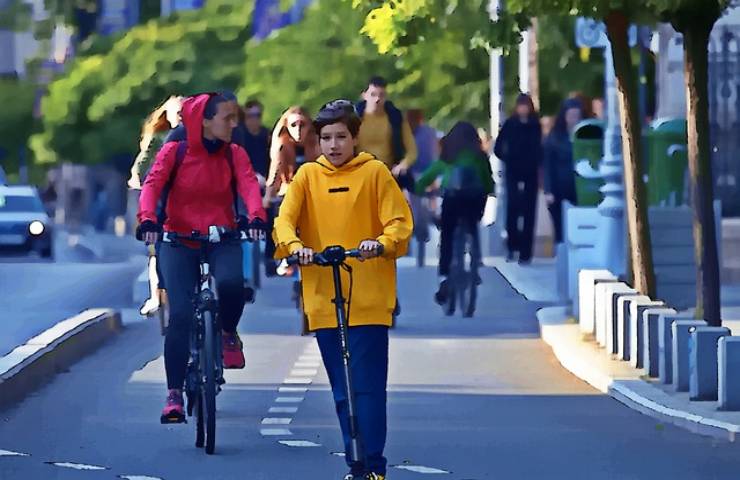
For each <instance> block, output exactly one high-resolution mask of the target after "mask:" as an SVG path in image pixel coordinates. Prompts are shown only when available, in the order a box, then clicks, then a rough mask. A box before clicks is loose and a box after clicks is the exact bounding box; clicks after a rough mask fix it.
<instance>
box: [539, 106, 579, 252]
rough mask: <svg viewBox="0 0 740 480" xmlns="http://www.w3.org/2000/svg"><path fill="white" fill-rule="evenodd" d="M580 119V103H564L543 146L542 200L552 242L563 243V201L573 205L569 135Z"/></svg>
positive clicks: (573, 172)
mask: <svg viewBox="0 0 740 480" xmlns="http://www.w3.org/2000/svg"><path fill="white" fill-rule="evenodd" d="M582 118H583V107H582V106H581V102H580V101H579V100H577V99H574V98H573V99H568V100H566V101H565V102H563V105H562V106H561V108H560V112H559V113H558V116H557V118H556V119H555V125H554V126H553V129H552V132H550V134H549V135H548V136H547V138H546V139H545V143H544V150H545V158H544V183H545V185H544V189H545V200H546V201H547V208H548V210H549V211H550V216H551V217H552V224H553V229H554V231H555V242H556V243H561V242H562V241H563V218H562V217H563V210H562V208H563V201H565V200H567V201H568V202H570V203H572V204H573V205H577V197H576V177H575V170H574V165H573V143H572V142H571V139H570V136H571V133H572V132H573V129H574V128H575V126H576V125H577V124H578V122H580V121H581V119H582Z"/></svg>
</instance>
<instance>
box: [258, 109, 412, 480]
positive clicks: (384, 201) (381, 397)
mask: <svg viewBox="0 0 740 480" xmlns="http://www.w3.org/2000/svg"><path fill="white" fill-rule="evenodd" d="M314 126H315V127H316V132H317V133H318V135H319V143H320V147H321V152H322V155H321V156H320V157H319V158H318V159H317V160H316V162H313V163H307V164H306V165H304V166H303V167H301V169H300V170H298V173H297V175H296V176H295V177H294V178H293V182H292V183H291V185H290V187H289V189H288V192H287V194H286V195H285V199H284V200H283V203H282V205H281V207H280V212H279V214H278V217H277V218H276V219H275V230H274V233H273V236H274V238H275V244H276V246H277V251H276V254H275V257H276V258H282V257H287V256H289V255H297V256H298V258H299V260H300V263H301V265H302V267H301V274H302V279H303V282H302V283H303V301H304V309H305V312H306V315H307V316H308V324H309V329H310V330H311V331H315V333H316V339H317V341H318V344H319V349H320V350H321V356H322V358H323V361H324V366H325V367H326V371H327V373H328V375H329V381H330V383H331V387H332V392H333V395H334V401H335V403H336V410H337V416H338V417H339V424H340V426H341V429H342V435H343V437H344V444H345V451H346V458H347V463H348V465H349V466H350V468H351V471H350V473H349V474H348V475H347V476H346V477H345V479H346V480H358V479H371V480H376V479H381V480H382V479H384V478H385V474H386V459H385V457H384V456H383V450H384V448H385V439H386V430H387V427H386V399H387V391H386V385H387V380H388V328H389V327H390V326H391V322H392V318H391V315H392V313H393V309H394V306H395V303H396V262H395V260H396V258H398V257H400V256H402V255H404V254H405V253H406V250H407V248H408V242H409V238H410V237H411V233H412V230H413V220H412V217H411V210H410V209H409V206H408V204H407V203H406V200H405V198H404V196H403V194H402V193H401V190H400V189H399V187H398V184H397V183H396V181H395V180H394V178H393V176H392V175H391V173H390V171H389V170H388V168H387V167H386V166H385V165H384V164H383V163H382V162H380V161H379V160H377V159H376V158H375V157H374V156H373V155H371V154H369V153H364V152H362V153H359V154H358V153H357V152H356V149H357V136H358V132H359V129H360V119H359V117H358V116H357V114H356V113H355V110H354V106H353V105H352V103H351V102H349V101H346V100H336V101H334V102H330V103H328V104H326V105H324V107H322V109H321V110H320V111H319V113H318V115H317V117H316V119H315V120H314ZM333 245H340V246H343V247H345V248H346V249H351V248H359V250H360V251H361V253H362V258H360V259H357V260H354V259H350V260H348V263H349V264H350V265H351V266H352V270H353V272H352V276H353V278H352V282H350V278H349V274H348V273H347V272H343V273H342V275H343V278H342V280H343V281H342V286H343V289H344V292H343V293H344V296H345V297H350V295H349V294H350V292H349V286H350V285H351V284H352V283H353V284H354V285H353V289H352V290H353V291H352V296H351V298H350V304H349V306H348V307H347V308H348V320H349V338H348V344H349V351H350V352H351V356H350V368H351V372H352V381H353V386H354V390H355V405H356V409H357V411H356V415H357V425H358V430H359V434H360V439H361V442H362V446H363V448H364V462H352V461H350V458H351V456H350V450H349V443H350V433H349V417H348V407H347V393H346V389H345V386H344V385H345V383H344V371H343V369H342V358H341V350H340V341H339V329H338V326H337V320H336V316H335V306H334V305H333V304H332V299H333V298H334V283H333V280H332V272H331V269H328V268H322V267H318V266H311V262H312V260H313V255H314V252H319V251H322V250H323V249H325V248H326V247H329V246H333ZM381 247H382V248H381ZM374 257H377V258H374ZM370 258H374V259H373V260H371V261H365V260H369V259H370Z"/></svg>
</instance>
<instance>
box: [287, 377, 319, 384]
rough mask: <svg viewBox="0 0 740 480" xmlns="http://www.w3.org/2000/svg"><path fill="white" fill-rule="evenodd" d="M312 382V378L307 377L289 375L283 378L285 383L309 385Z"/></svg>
mask: <svg viewBox="0 0 740 480" xmlns="http://www.w3.org/2000/svg"><path fill="white" fill-rule="evenodd" d="M312 382H313V379H312V378H308V377H289V378H286V379H285V380H283V383H284V384H286V385H310V384H311V383H312Z"/></svg>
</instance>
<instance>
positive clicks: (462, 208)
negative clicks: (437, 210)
mask: <svg viewBox="0 0 740 480" xmlns="http://www.w3.org/2000/svg"><path fill="white" fill-rule="evenodd" d="M438 177H442V191H443V200H442V225H441V235H440V255H439V276H440V284H439V289H438V290H437V293H435V295H434V299H435V301H436V302H437V303H439V304H440V305H442V304H444V303H445V302H446V301H447V292H448V289H447V277H448V276H449V274H450V264H451V263H452V239H453V234H454V231H455V227H456V225H457V224H458V222H459V223H461V225H462V226H463V228H467V229H469V231H470V233H471V234H472V235H473V238H475V239H476V240H475V241H476V242H477V241H478V222H480V219H481V218H482V217H483V209H484V208H485V206H486V198H487V196H488V195H491V194H492V193H493V187H494V183H493V173H492V172H491V165H490V163H489V162H488V155H487V154H486V153H485V151H484V150H483V147H482V146H481V140H480V137H479V136H478V132H477V130H476V129H475V127H474V126H473V125H472V124H470V123H468V122H458V123H457V124H455V126H454V127H452V130H450V132H449V133H448V134H447V135H446V136H445V137H444V138H442V150H441V153H440V158H439V160H437V161H435V162H434V163H433V164H432V165H431V166H430V167H429V168H428V169H427V170H426V171H425V172H424V174H423V175H422V176H421V178H419V180H418V181H417V182H416V193H417V194H418V195H421V194H423V193H424V190H425V189H426V188H427V187H428V186H429V185H430V184H431V183H432V182H433V181H434V180H435V179H437V178H438Z"/></svg>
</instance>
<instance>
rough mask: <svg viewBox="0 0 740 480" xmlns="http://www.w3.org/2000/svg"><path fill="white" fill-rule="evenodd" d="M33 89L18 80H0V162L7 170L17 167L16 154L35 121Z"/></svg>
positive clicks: (34, 92)
mask: <svg viewBox="0 0 740 480" xmlns="http://www.w3.org/2000/svg"><path fill="white" fill-rule="evenodd" d="M35 95H36V89H35V87H34V85H33V84H31V83H29V82H25V81H22V80H15V79H8V80H0V105H2V106H3V108H0V165H2V166H3V169H4V170H5V171H6V172H7V173H13V172H15V171H17V170H18V155H19V151H20V150H21V148H24V147H25V145H26V142H28V138H29V137H30V135H31V133H32V131H33V128H34V125H35V121H34V118H33V104H34V99H35Z"/></svg>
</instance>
